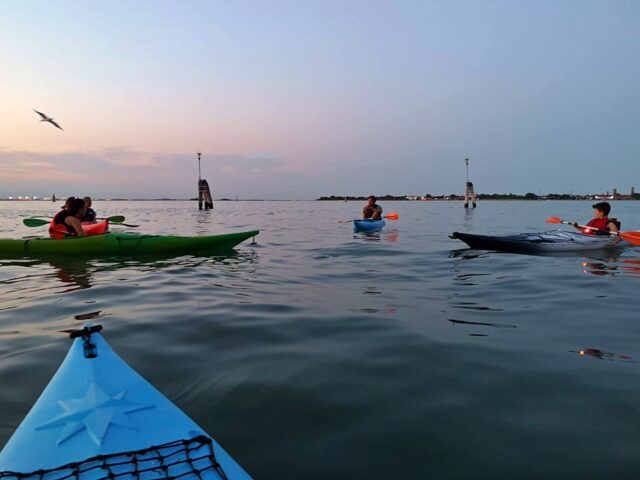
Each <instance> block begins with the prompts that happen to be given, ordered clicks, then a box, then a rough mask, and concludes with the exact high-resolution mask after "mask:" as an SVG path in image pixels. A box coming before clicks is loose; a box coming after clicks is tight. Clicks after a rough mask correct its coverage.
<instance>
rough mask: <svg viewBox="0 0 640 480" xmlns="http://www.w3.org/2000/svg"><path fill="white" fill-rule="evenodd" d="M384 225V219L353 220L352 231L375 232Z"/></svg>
mask: <svg viewBox="0 0 640 480" xmlns="http://www.w3.org/2000/svg"><path fill="white" fill-rule="evenodd" d="M384 226H385V222H384V220H354V221H353V231H354V232H377V231H378V230H382V227H384Z"/></svg>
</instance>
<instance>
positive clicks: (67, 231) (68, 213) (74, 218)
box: [49, 197, 86, 240]
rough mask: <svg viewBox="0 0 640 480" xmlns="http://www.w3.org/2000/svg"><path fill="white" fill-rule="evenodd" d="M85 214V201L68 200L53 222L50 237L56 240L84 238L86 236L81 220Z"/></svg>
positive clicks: (79, 199) (50, 226)
mask: <svg viewBox="0 0 640 480" xmlns="http://www.w3.org/2000/svg"><path fill="white" fill-rule="evenodd" d="M85 213H86V210H85V207H84V200H82V199H81V198H75V197H69V198H67V201H66V202H65V204H64V208H63V209H62V210H60V211H59V212H58V213H57V214H56V216H55V217H53V219H52V220H51V224H50V225H49V236H50V237H52V238H55V239H56V240H61V239H63V238H65V237H75V236H78V237H84V236H85V235H86V234H85V233H84V230H83V229H82V221H81V220H80V219H81V218H82V216H83V215H84V214H85Z"/></svg>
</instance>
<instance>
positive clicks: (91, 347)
mask: <svg viewBox="0 0 640 480" xmlns="http://www.w3.org/2000/svg"><path fill="white" fill-rule="evenodd" d="M101 330H102V325H94V326H89V325H87V326H86V327H84V328H82V329H81V330H76V331H75V332H71V333H70V334H69V338H72V339H75V338H78V337H82V340H84V356H85V358H96V357H97V356H98V349H97V347H96V346H95V344H93V343H91V334H92V333H98V332H99V331H101Z"/></svg>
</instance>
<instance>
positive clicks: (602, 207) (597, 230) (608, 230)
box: [571, 202, 621, 245]
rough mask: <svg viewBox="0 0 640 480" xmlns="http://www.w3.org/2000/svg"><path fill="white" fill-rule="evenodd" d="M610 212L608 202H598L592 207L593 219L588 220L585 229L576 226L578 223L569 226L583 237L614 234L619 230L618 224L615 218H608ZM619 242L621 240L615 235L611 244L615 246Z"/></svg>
mask: <svg viewBox="0 0 640 480" xmlns="http://www.w3.org/2000/svg"><path fill="white" fill-rule="evenodd" d="M610 212H611V205H610V204H609V202H599V203H596V204H594V205H593V218H592V219H591V220H589V223H587V225H586V227H580V226H578V222H571V225H573V227H574V228H576V229H577V230H580V232H582V233H584V234H585V235H611V234H612V233H613V234H615V233H617V232H618V231H619V230H620V222H619V221H618V219H616V218H609V213H610ZM589 227H592V228H589ZM620 241H621V238H620V237H619V236H618V235H616V236H615V238H614V240H613V241H612V243H611V244H612V245H615V244H616V243H619V242H620Z"/></svg>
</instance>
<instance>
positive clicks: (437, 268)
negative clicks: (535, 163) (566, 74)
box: [0, 202, 640, 479]
mask: <svg viewBox="0 0 640 480" xmlns="http://www.w3.org/2000/svg"><path fill="white" fill-rule="evenodd" d="M383 206H384V207H385V209H386V211H387V212H389V211H397V212H399V213H400V215H401V219H400V220H399V221H397V222H391V221H390V222H388V223H387V227H386V229H385V230H383V231H382V232H381V233H379V234H372V235H363V234H353V233H352V230H351V226H350V225H349V224H339V223H338V220H341V219H348V218H351V217H353V216H354V215H355V214H357V212H358V211H359V209H360V207H361V205H360V204H359V203H353V202H349V203H344V202H336V203H324V202H217V203H216V204H215V210H213V211H212V212H199V211H197V210H196V207H195V205H194V204H193V203H189V202H97V203H96V205H95V208H96V209H97V210H98V211H99V213H100V214H102V215H105V216H108V215H114V214H124V215H126V217H127V222H131V223H135V224H140V227H139V228H138V229H137V230H139V231H142V232H144V233H158V234H160V233H172V234H183V235H203V234H212V233H222V232H231V231H240V230H248V229H254V228H259V229H260V230H262V233H261V234H260V235H259V236H258V237H257V240H258V244H257V245H250V244H249V243H248V242H245V244H243V245H241V246H240V247H239V248H238V250H237V253H236V254H235V255H232V256H228V257H213V258H203V257H191V256H186V257H178V258H151V259H147V258H145V259H135V258H134V259H127V258H124V259H118V258H103V259H88V260H81V259H75V260H64V259H57V260H46V261H45V260H35V259H12V260H0V383H1V384H2V385H3V388H2V408H1V409H0V443H4V442H5V441H6V440H7V439H8V437H9V436H10V434H11V433H12V431H13V430H14V428H15V427H16V426H17V424H18V423H19V421H20V420H21V418H22V417H23V415H24V414H25V413H26V411H27V410H28V409H29V407H30V406H31V404H32V403H33V402H34V401H35V399H36V398H37V396H38V395H39V393H40V392H41V390H42V389H43V388H44V386H45V384H46V382H47V381H48V379H49V378H50V376H51V375H52V374H53V372H54V371H55V369H56V368H57V367H58V365H59V363H60V361H61V360H62V358H63V356H64V355H65V352H66V350H67V348H68V346H69V342H68V341H67V340H66V339H65V336H64V335H63V334H62V333H61V332H63V331H65V330H69V329H72V328H77V327H79V326H81V325H82V324H84V323H86V322H87V321H91V322H93V323H101V324H103V325H104V326H105V336H106V337H107V339H108V340H109V341H110V343H111V344H112V345H113V347H114V348H115V349H116V350H117V351H118V352H119V354H120V355H121V356H122V357H123V358H125V359H126V360H127V361H128V362H129V363H130V364H131V365H132V366H133V367H134V368H136V369H137V370H138V371H139V372H141V373H142V374H143V375H144V376H145V377H146V378H148V379H149V380H150V381H151V382H152V383H153V384H155V385H156V386H157V387H158V388H159V389H160V390H161V391H162V392H163V393H165V394H166V395H167V396H168V397H169V398H170V399H172V400H173V401H174V402H176V403H177V404H178V405H179V406H180V407H181V408H183V409H184V410H185V411H187V412H188V413H189V414H190V415H191V416H192V417H193V418H194V419H195V420H196V421H197V422H198V423H200V424H201V425H202V426H203V427H204V428H205V429H206V430H207V431H208V432H210V433H211V434H212V435H213V436H214V437H215V438H216V439H217V440H219V441H220V442H221V443H222V444H223V445H224V446H225V448H226V449H227V450H228V451H229V452H230V453H231V454H232V455H233V456H234V457H236V459H237V460H238V461H239V462H240V463H241V464H242V465H244V466H245V468H246V469H247V470H248V471H249V472H251V473H252V474H254V475H255V476H256V478H291V479H302V478H309V479H317V478H334V479H339V478H345V479H347V478H380V479H382V478H465V479H468V478H487V479H495V478H505V479H508V478H536V479H537V478H540V477H542V476H544V477H545V478H558V479H560V478H562V479H566V478H581V479H584V478H635V477H636V475H637V472H638V471H639V470H640V460H639V458H640V456H639V455H638V454H639V453H640V431H639V430H640V427H638V425H640V415H639V411H638V407H637V401H636V400H637V398H638V396H639V394H640V387H639V386H638V385H639V383H638V381H637V377H638V363H637V359H638V358H640V357H639V355H640V352H639V347H638V342H637V338H638V334H640V327H639V326H638V321H637V320H638V317H637V314H636V306H637V301H634V299H635V298H636V295H637V292H638V287H639V285H640V284H639V283H638V282H639V281H640V279H639V278H638V277H640V251H639V249H637V248H633V247H629V248H625V249H621V250H616V251H612V252H591V253H589V254H588V255H579V254H576V255H562V256H528V255H512V254H501V253H494V252H485V251H471V250H468V249H466V248H465V246H464V244H462V243H461V242H458V241H454V240H450V239H449V238H448V235H449V234H450V233H451V232H452V231H455V230H457V231H469V232H477V233H488V234H509V233H517V232H521V231H540V230H544V229H545V227H547V225H545V224H544V219H545V218H546V217H548V216H551V215H557V216H561V217H564V218H567V219H571V220H572V219H574V218H576V219H584V220H587V219H588V218H589V216H590V212H591V209H590V204H589V203H587V202H484V203H480V204H479V206H478V208H477V209H476V210H471V211H468V212H465V211H464V210H463V208H462V205H461V204H460V203H457V202H456V203H433V202H397V203H387V204H385V205H383ZM49 207H50V204H45V203H36V202H33V203H19V204H18V203H9V202H0V236H2V237H22V236H26V235H33V234H34V232H41V233H44V230H45V229H44V228H43V229H41V230H38V229H33V228H32V229H27V228H26V227H23V226H21V225H20V222H21V219H22V218H24V217H25V216H29V215H42V214H44V213H47V212H48V211H49ZM614 212H615V214H616V216H617V217H619V218H621V219H623V221H624V224H623V230H625V229H634V226H638V227H640V215H639V214H638V213H637V207H636V204H635V203H634V202H618V203H616V204H614Z"/></svg>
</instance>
